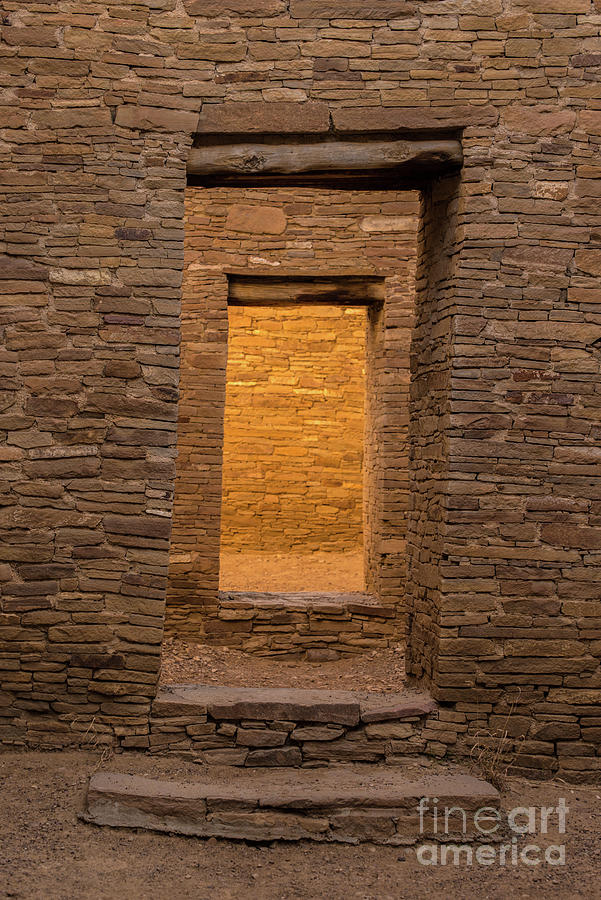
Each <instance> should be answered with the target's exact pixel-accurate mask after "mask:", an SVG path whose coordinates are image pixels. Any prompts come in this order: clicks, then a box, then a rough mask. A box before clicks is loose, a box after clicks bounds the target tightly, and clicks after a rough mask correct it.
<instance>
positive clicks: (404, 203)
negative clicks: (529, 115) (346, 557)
mask: <svg viewBox="0 0 601 900" xmlns="http://www.w3.org/2000/svg"><path fill="white" fill-rule="evenodd" d="M368 143H369V142H368ZM443 143H444V142H443ZM447 143H448V144H450V145H453V153H454V154H455V156H456V155H457V153H456V151H457V147H458V146H459V145H458V143H457V142H453V141H449V142H447ZM356 148H360V145H359V144H356V145H355V147H354V148H351V151H349V148H348V147H347V148H346V151H345V152H347V155H348V152H351V156H352V155H353V154H354V153H355V149H356ZM288 149H290V148H288ZM305 149H306V148H305ZM214 150H215V146H214V145H209V147H208V152H209V155H211V154H212V153H213V151H214ZM217 150H218V153H219V152H220V151H219V148H217ZM374 151H377V152H376V156H377V153H379V150H377V148H376V146H375V143H374V142H372V143H371V145H370V153H372V155H373V153H374ZM228 152H229V151H228ZM238 152H239V151H238V150H237V149H236V150H235V152H234V156H233V157H232V158H236V159H237V154H238ZM270 152H271V151H270ZM311 152H312V151H311ZM395 152H396V150H395ZM261 153H262V151H261ZM319 153H321V150H320V151H319ZM319 153H318V156H319ZM445 153H446V150H444V151H441V154H440V155H439V156H436V154H434V156H435V157H436V159H434V157H432V155H431V153H430V150H428V152H427V153H426V156H425V157H422V158H421V162H420V163H419V165H418V170H419V171H418V172H417V174H416V173H414V174H415V178H409V177H407V178H404V179H403V180H400V181H399V187H398V188H395V186H394V185H393V186H392V187H391V184H390V177H389V173H386V174H385V175H382V173H380V174H379V175H376V176H374V177H372V178H360V179H356V180H354V179H353V178H352V177H350V178H349V176H348V173H347V174H346V175H345V176H344V177H343V178H342V179H337V178H334V179H332V178H330V179H327V178H324V177H323V176H320V177H317V178H313V176H312V175H311V166H312V165H313V163H312V162H311V161H309V162H307V165H308V166H309V169H308V170H306V171H309V175H308V177H307V178H304V177H301V178H298V177H297V176H296V175H292V176H290V177H287V176H284V177H279V176H276V177H275V178H274V180H271V177H267V178H259V177H258V176H257V174H256V172H253V173H252V174H250V175H248V174H244V175H240V173H239V172H238V170H237V169H236V171H237V172H238V174H235V175H234V176H232V178H228V177H223V174H222V173H221V174H220V172H219V171H217V170H215V169H213V170H211V172H210V173H209V175H207V176H203V177H202V178H201V183H199V184H194V182H193V180H192V183H191V184H190V187H189V190H188V198H187V211H186V225H187V231H186V261H185V278H184V291H183V293H184V303H183V348H182V350H183V354H182V366H181V375H182V377H181V399H180V416H179V437H178V449H179V457H178V476H177V486H176V498H175V514H174V528H173V536H172V552H171V560H170V590H169V598H168V616H167V633H168V635H173V634H176V635H177V636H178V639H185V640H188V641H190V642H198V643H200V644H204V647H205V648H207V647H208V648H211V649H213V650H217V649H218V648H219V649H221V648H227V651H228V652H232V653H242V654H245V659H244V660H239V661H238V663H234V662H232V661H230V664H229V665H227V666H226V667H225V668H226V669H227V676H226V679H225V680H228V682H229V683H231V677H232V673H233V672H235V671H236V670H238V671H242V670H244V675H243V677H244V678H245V679H246V681H245V682H244V683H248V681H247V679H248V678H249V677H251V676H252V673H251V674H250V675H249V672H248V659H249V658H250V657H252V656H254V657H257V656H266V657H267V658H268V659H269V662H270V663H271V662H272V661H273V657H284V658H285V659H293V660H297V659H298V658H300V659H301V661H307V660H308V661H311V662H317V661H319V662H320V663H321V668H320V673H319V674H320V680H319V682H318V683H319V685H320V686H322V687H323V686H325V687H327V686H328V684H327V683H325V682H324V680H323V676H324V673H325V668H324V667H326V666H327V665H329V664H330V663H331V664H334V662H341V661H342V662H344V661H345V660H346V659H348V658H351V657H354V658H355V660H357V659H359V658H361V659H364V658H365V657H366V656H367V655H370V656H371V655H372V654H373V653H379V652H383V653H386V652H388V651H389V650H391V648H392V645H393V644H395V649H396V648H397V647H398V646H399V636H401V635H402V634H403V632H404V628H405V625H406V619H407V616H406V610H405V606H404V588H405V581H406V575H407V555H406V538H407V522H408V519H409V510H410V490H409V476H410V473H409V432H410V417H409V392H410V382H411V376H410V348H411V341H412V331H413V325H414V315H415V309H414V293H415V257H416V248H417V239H416V232H417V223H418V207H419V193H418V188H420V186H421V184H422V183H424V179H427V175H428V169H429V168H431V166H432V165H433V164H434V165H438V166H439V167H441V168H442V169H444V168H445V166H446V167H447V170H448V169H449V168H451V169H452V168H456V167H457V159H456V158H453V159H450V158H449V157H448V156H446V157H445ZM226 155H227V154H226ZM267 155H268V156H269V153H268V154H267ZM310 155H311V154H310ZM459 156H460V148H459ZM243 157H244V158H243V162H244V160H246V159H247V158H248V159H250V160H251V162H252V165H253V167H254V166H255V162H256V160H257V159H258V160H259V163H258V165H259V167H261V166H262V165H263V156H262V155H261V154H259V155H258V156H257V155H253V154H251V156H250V157H248V154H246V155H244V154H243ZM230 162H231V161H230ZM230 162H227V163H226V168H227V166H229V165H230ZM305 162H306V161H305ZM205 164H206V160H205V162H203V163H202V165H205ZM237 165H238V164H237V162H234V168H236V166H237ZM286 165H288V163H286ZM303 165H304V163H303ZM349 165H350V166H351V167H352V165H353V161H352V159H351V158H350V157H349ZM420 166H421V167H422V169H423V171H422V170H421V169H420ZM209 169H210V166H209ZM412 181H413V184H411V182H412ZM406 183H409V184H410V185H411V187H414V188H415V190H405V189H403V186H404V184H406ZM345 280H346V283H347V284H348V285H351V284H354V286H355V287H356V285H357V284H362V285H363V289H365V287H366V286H369V289H370V290H373V291H375V295H373V296H369V297H368V300H367V302H365V299H364V300H363V304H362V305H363V307H364V310H365V315H366V318H367V328H366V330H365V336H366V338H365V363H366V365H365V376H364V378H365V381H364V384H365V403H364V437H365V439H364V444H363V455H362V481H363V494H362V523H363V529H362V530H363V544H364V548H363V549H364V553H363V578H364V583H363V587H364V588H365V591H364V594H363V596H362V597H353V598H352V602H353V607H352V608H351V605H350V603H349V602H348V599H347V601H346V602H344V603H340V602H339V601H340V599H341V596H342V594H341V592H336V593H337V597H336V598H334V601H333V602H330V601H332V598H331V597H330V598H324V597H323V596H322V597H319V596H317V597H314V598H313V601H314V602H313V601H312V602H311V604H310V607H309V608H305V609H298V608H290V607H288V608H285V609H282V608H279V607H278V608H277V609H274V608H273V605H271V608H267V607H269V606H270V604H269V603H268V602H267V604H266V605H265V604H264V605H263V606H262V607H261V604H257V603H256V598H255V599H254V600H253V599H252V598H250V599H248V598H247V599H244V598H242V599H241V598H240V597H231V596H229V594H231V593H232V592H231V591H227V590H220V587H221V588H223V587H224V581H223V578H224V577H228V576H227V572H226V567H225V566H224V568H223V572H222V573H221V576H220V566H221V562H222V561H223V556H222V555H220V549H221V545H222V537H223V534H224V529H223V527H222V522H223V525H225V533H226V534H227V533H228V512H227V508H226V506H225V505H224V496H225V498H226V500H227V498H228V493H229V492H230V487H229V484H230V482H228V472H227V467H226V468H225V470H224V461H225V463H226V464H227V461H228V459H227V435H226V444H225V451H226V455H225V456H224V424H227V415H226V394H227V391H226V384H227V377H226V373H227V357H228V344H229V340H228V336H229V330H230V327H231V326H232V316H233V313H232V311H233V310H234V309H235V308H238V309H244V308H245V307H247V306H248V305H249V304H248V303H247V302H246V301H245V298H244V297H240V296H239V292H240V291H242V292H243V293H244V291H247V292H248V291H249V290H250V291H251V293H252V291H253V290H255V291H256V290H257V288H258V289H259V290H260V291H262V292H264V291H265V288H266V285H269V286H270V287H269V290H276V291H277V292H281V290H282V289H283V286H284V285H286V286H287V287H286V290H288V289H291V288H290V286H291V285H296V287H294V288H293V290H296V291H297V294H296V295H295V296H294V297H286V298H284V302H285V303H287V304H288V307H287V308H288V309H290V308H291V306H290V303H291V300H293V301H294V302H295V303H298V302H299V301H300V300H303V299H305V300H306V299H309V301H310V302H311V303H312V304H314V303H316V302H318V301H322V302H323V300H324V299H329V300H330V301H332V300H333V299H334V298H333V296H332V283H333V282H336V290H337V291H338V292H339V290H340V284H341V283H345ZM320 282H325V283H326V297H325V298H324V297H323V296H319V297H317V296H315V295H314V294H315V291H317V294H319V292H320V291H321V289H322V288H321V287H320ZM299 283H300V284H301V285H302V286H303V288H304V290H305V294H306V289H307V286H308V285H310V297H309V298H307V297H306V296H303V291H302V290H301V291H300V292H298V284H299ZM328 292H329V294H330V296H329V297H327V293H328ZM267 299H269V298H267ZM271 299H273V296H272V297H271ZM279 301H280V302H282V300H281V297H280V298H279ZM333 305H337V306H338V307H340V306H344V304H341V303H340V298H339V297H338V298H337V299H336V303H335V304H333ZM351 305H352V304H351ZM255 324H256V323H255ZM307 330H308V329H306V331H307ZM305 336H306V335H305ZM309 337H310V334H309ZM295 452H296V450H295ZM224 489H225V493H224ZM248 505H249V504H248V502H247V507H248ZM420 527H421V526H420ZM229 533H230V535H231V529H230V532H229ZM311 592H312V593H315V589H312V591H308V592H305V593H311ZM234 593H235V591H234ZM268 593H269V592H268ZM271 593H274V592H271ZM352 593H353V592H352ZM370 601H371V603H372V604H375V605H376V606H377V607H378V608H377V610H375V611H374V609H373V607H372V608H368V607H369V605H370ZM391 626H392V627H391ZM267 634H269V635H270V637H269V640H267V641H266V635H267ZM203 660H206V652H205V650H203V652H200V651H199V653H198V655H197V661H199V662H201V663H202V662H203ZM264 661H265V662H267V660H264ZM384 668H385V669H386V670H387V671H388V672H394V678H395V684H394V685H391V684H390V683H389V681H387V679H386V677H383V679H381V682H380V683H378V679H376V682H375V683H374V681H372V682H371V684H370V687H372V688H373V687H379V688H381V689H384V690H386V689H388V688H392V689H394V687H398V670H397V671H394V666H392V665H387V666H385V667H384ZM270 673H271V674H273V670H270ZM254 674H255V675H256V674H257V673H254ZM355 674H356V673H351V678H352V679H353V683H352V685H351V684H349V685H348V686H353V687H356V686H357V683H356V680H355ZM205 675H206V673H205ZM339 676H340V670H338V673H337V675H336V677H335V680H334V683H335V684H336V685H337V686H343V683H342V684H341V682H340V680H339ZM281 677H282V673H281V672H279V673H277V676H276V681H275V682H274V681H271V682H268V683H271V684H274V683H275V684H278V685H281V684H282V680H281ZM177 680H192V681H199V680H206V678H205V677H203V674H202V673H196V672H194V673H192V674H191V675H189V676H187V677H184V678H179V679H177ZM218 680H220V681H221V682H223V680H224V678H223V674H222V675H220V676H218ZM326 681H327V679H326ZM255 683H256V682H255ZM309 683H315V682H311V681H310V682H309ZM292 684H293V686H303V685H302V684H301V685H299V683H298V682H292ZM332 686H333V685H332Z"/></svg>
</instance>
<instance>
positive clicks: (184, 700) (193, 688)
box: [153, 684, 361, 725]
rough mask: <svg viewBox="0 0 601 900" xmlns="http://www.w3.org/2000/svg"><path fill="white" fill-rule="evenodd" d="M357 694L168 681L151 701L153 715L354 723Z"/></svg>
mask: <svg viewBox="0 0 601 900" xmlns="http://www.w3.org/2000/svg"><path fill="white" fill-rule="evenodd" d="M360 701H361V696H360V695H358V694H355V693H353V692H352V691H320V690H298V689H289V688H243V687H239V688H238V687H236V688H233V687H221V686H217V685H203V684H189V685H169V686H167V687H164V688H162V689H161V690H160V691H159V694H158V696H157V699H156V700H155V702H154V704H153V714H154V715H157V716H172V715H181V714H182V712H185V711H188V712H189V713H190V714H195V715H203V714H206V713H208V714H209V715H210V716H211V717H212V718H213V719H218V720H220V719H226V720H228V719H230V720H240V719H243V720H247V719H249V720H258V721H263V722H264V721H273V720H276V721H290V722H326V723H332V724H335V725H357V724H358V723H359V718H360Z"/></svg>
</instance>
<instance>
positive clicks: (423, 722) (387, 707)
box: [132, 684, 457, 766]
mask: <svg viewBox="0 0 601 900" xmlns="http://www.w3.org/2000/svg"><path fill="white" fill-rule="evenodd" d="M456 739H457V733H456V731H452V730H450V726H449V724H447V723H444V724H443V723H441V722H439V721H438V708H437V705H436V703H435V702H434V701H433V700H432V698H431V697H430V696H429V695H428V694H426V693H424V692H418V691H404V692H397V693H369V692H360V691H357V692H355V691H329V690H300V689H292V688H243V687H221V686H217V685H203V684H185V685H167V686H164V687H163V688H161V690H160V691H159V693H158V695H157V697H156V699H155V701H154V703H153V707H152V715H151V719H150V736H149V737H147V738H145V739H144V740H146V741H147V744H146V746H149V747H150V749H151V751H152V752H155V753H165V752H178V753H180V754H183V755H185V756H188V757H189V758H193V759H196V760H198V761H201V762H207V763H216V764H227V765H236V766H258V765H261V766H286V765H290V766H316V765H321V766H326V765H329V764H330V763H332V762H336V763H340V762H345V761H346V762H351V761H352V762H396V761H397V759H399V758H402V757H403V756H415V755H417V754H420V753H423V752H426V753H433V755H436V756H443V755H444V752H445V750H446V746H447V744H449V743H454V742H455V741H456ZM132 746H133V744H132ZM136 746H142V744H141V743H140V741H138V743H137V744H136Z"/></svg>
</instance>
